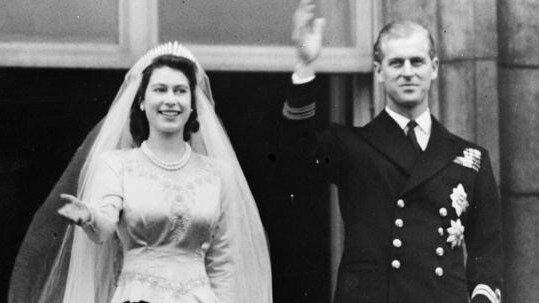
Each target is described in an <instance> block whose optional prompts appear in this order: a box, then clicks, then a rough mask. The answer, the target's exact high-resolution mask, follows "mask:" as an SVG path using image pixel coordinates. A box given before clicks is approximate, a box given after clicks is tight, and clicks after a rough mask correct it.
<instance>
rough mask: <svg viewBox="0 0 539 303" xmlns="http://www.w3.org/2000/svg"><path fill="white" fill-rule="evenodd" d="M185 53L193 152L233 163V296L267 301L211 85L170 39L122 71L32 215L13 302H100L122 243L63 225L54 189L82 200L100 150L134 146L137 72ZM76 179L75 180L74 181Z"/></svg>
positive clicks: (258, 246)
mask: <svg viewBox="0 0 539 303" xmlns="http://www.w3.org/2000/svg"><path fill="white" fill-rule="evenodd" d="M165 54H171V55H176V56H180V57H184V58H187V59H189V60H191V61H193V62H195V63H196V65H197V67H198V74H197V81H198V85H197V87H196V92H195V93H196V99H197V105H196V106H197V111H198V120H199V123H200V130H199V131H198V132H196V133H193V134H192V136H191V141H190V143H191V146H192V148H193V150H194V151H195V152H198V153H201V154H204V155H208V156H210V157H214V158H216V159H218V160H221V161H224V162H227V163H229V164H230V165H232V167H233V169H234V178H233V179H234V180H232V182H233V183H234V186H233V187H234V190H233V195H234V198H233V199H231V200H232V201H234V205H233V208H234V211H233V212H229V213H228V214H225V215H226V216H229V217H230V218H231V220H229V222H232V223H233V224H234V226H232V231H233V237H232V239H231V240H232V242H231V246H232V248H233V255H234V274H233V276H234V279H235V283H234V294H235V300H234V302H240V303H251V302H257V303H270V302H271V301H272V294H271V269H270V262H269V253H268V245H267V242H266V238H265V234H264V230H263V227H262V224H261V221H260V216H259V214H258V210H257V207H256V204H255V201H254V198H253V196H252V194H251V191H250V189H249V186H248V184H247V182H246V180H245V177H244V175H243V172H242V170H241V167H240V165H239V162H238V160H237V158H236V155H235V153H234V150H233V148H232V146H231V144H230V141H229V139H228V136H227V135H226V132H225V130H224V128H223V127H222V125H221V123H220V121H219V119H218V117H217V116H216V114H215V111H214V108H213V104H214V102H213V98H212V94H211V88H210V83H209V79H208V77H207V75H206V74H205V72H204V70H203V69H202V67H201V66H200V64H198V62H197V60H196V59H195V57H194V56H193V54H191V52H189V51H188V50H187V49H186V48H184V47H183V46H182V45H180V44H178V43H177V42H174V43H172V42H169V43H166V44H163V45H160V46H157V47H156V48H154V49H152V50H150V51H149V52H148V53H146V54H145V55H144V56H143V57H141V58H140V59H139V60H138V61H137V62H136V63H135V65H134V66H133V67H132V68H131V69H130V70H129V71H128V73H127V74H126V76H125V79H124V82H123V84H122V86H121V87H120V90H119V91H118V94H117V95H116V98H115V100H114V102H113V103H112V105H111V107H110V109H109V112H108V113H107V115H106V117H105V118H104V119H103V120H102V121H101V123H100V124H99V125H98V126H96V127H95V129H94V130H93V131H92V132H91V133H90V134H89V135H88V137H87V138H86V140H85V142H84V143H83V144H82V145H81V147H79V149H78V150H77V153H76V154H75V156H74V158H73V160H72V161H71V163H70V165H69V166H68V168H67V169H66V171H65V172H64V174H63V175H62V177H61V179H60V180H59V182H58V183H57V184H56V186H55V188H54V189H53V191H52V192H51V194H50V195H49V197H48V198H47V200H46V201H45V203H44V204H43V205H42V206H41V208H40V209H39V210H38V212H37V213H36V214H35V215H34V219H33V221H32V224H31V226H30V229H29V230H28V232H27V234H26V237H25V239H24V241H23V244H22V246H21V248H20V250H19V254H18V256H17V260H16V262H15V266H14V270H13V274H12V276H11V283H10V290H9V302H11V303H23V302H24V303H34V302H36V303H49V302H51V303H52V302H64V303H102V302H108V301H109V300H110V298H111V296H112V294H113V292H114V285H115V279H116V278H117V272H118V269H119V267H120V266H121V253H120V252H121V249H120V246H119V240H118V239H117V238H116V237H115V238H113V239H111V240H109V241H107V242H105V243H103V244H100V245H97V244H95V243H93V242H92V241H90V240H89V239H88V237H87V236H86V234H85V233H84V231H83V230H82V229H81V228H80V227H77V226H73V225H68V224H67V223H65V221H63V220H62V219H60V218H59V216H58V215H57V214H56V210H57V209H58V207H59V206H60V205H61V204H62V202H61V201H60V199H59V198H58V195H59V194H60V193H62V192H66V193H75V192H76V194H77V196H78V197H79V198H81V199H82V200H83V201H86V199H85V197H87V196H88V195H89V193H91V192H92V186H93V184H92V183H93V182H92V179H93V178H92V177H93V176H94V174H95V165H96V162H97V161H96V160H97V157H98V156H99V154H101V153H102V152H104V151H107V150H112V149H120V148H131V147H134V143H133V139H132V137H131V134H130V132H129V113H130V108H131V105H132V102H133V101H134V99H135V94H136V92H137V89H138V87H139V84H140V82H141V78H142V76H141V73H142V71H143V70H144V69H145V68H146V67H147V66H148V65H149V64H150V63H151V62H152V61H153V60H154V59H155V58H156V57H158V56H160V55H165ZM77 181H78V182H77Z"/></svg>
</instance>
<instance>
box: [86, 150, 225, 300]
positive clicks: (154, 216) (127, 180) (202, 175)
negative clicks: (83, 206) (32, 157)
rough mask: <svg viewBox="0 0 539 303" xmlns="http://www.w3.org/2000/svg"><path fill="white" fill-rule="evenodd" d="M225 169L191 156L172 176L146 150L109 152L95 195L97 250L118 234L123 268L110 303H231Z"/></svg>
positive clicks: (90, 229) (92, 233) (92, 232)
mask: <svg viewBox="0 0 539 303" xmlns="http://www.w3.org/2000/svg"><path fill="white" fill-rule="evenodd" d="M229 173H230V174H231V173H232V172H231V168H229V167H227V166H226V165H224V164H223V163H220V162H217V161H216V160H214V159H212V158H209V157H207V156H203V155H200V154H196V153H193V154H192V156H191V158H190V159H189V161H188V163H187V165H186V166H184V167H182V168H181V169H179V170H176V171H169V170H165V169H162V168H160V167H158V166H157V165H155V164H153V163H152V162H151V161H150V160H149V159H148V158H147V157H146V155H145V154H144V153H143V152H142V151H141V149H140V148H136V149H129V150H116V151H109V152H105V153H103V154H102V155H101V156H100V159H99V160H98V164H97V167H96V174H95V178H96V180H95V183H94V184H95V187H93V189H92V190H91V191H90V192H89V194H90V197H91V199H90V201H88V202H89V203H88V205H89V206H90V208H91V212H92V216H93V219H92V222H91V224H89V225H86V226H85V227H84V230H85V232H86V233H87V234H88V236H89V237H90V238H91V239H92V240H94V241H95V242H98V243H99V242H102V241H104V240H106V239H109V238H110V237H111V236H113V235H114V233H117V235H118V237H119V239H120V241H121V244H122V250H123V264H122V266H121V273H120V275H119V277H118V280H117V287H116V290H115V291H114V295H113V298H112V303H123V302H125V301H131V302H139V301H141V300H143V301H146V302H150V303H173V302H174V303H180V302H185V303H192V302H193V303H194V302H200V303H217V302H220V303H225V302H232V300H233V294H232V289H233V285H232V283H233V277H232V275H233V273H232V272H231V268H232V266H231V264H232V262H233V259H232V255H231V252H230V247H229V245H228V243H227V222H226V220H224V218H225V217H226V216H223V215H222V214H223V212H226V211H227V205H228V204H227V190H228V189H229V188H228V187H227V185H226V184H227V179H230V178H229V177H228V176H227V174H229Z"/></svg>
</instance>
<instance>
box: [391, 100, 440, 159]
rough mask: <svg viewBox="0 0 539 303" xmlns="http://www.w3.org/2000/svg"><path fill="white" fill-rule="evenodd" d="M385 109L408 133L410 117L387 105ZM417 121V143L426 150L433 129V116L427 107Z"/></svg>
mask: <svg viewBox="0 0 539 303" xmlns="http://www.w3.org/2000/svg"><path fill="white" fill-rule="evenodd" d="M385 111H386V112H387V114H388V115H389V116H390V117H391V118H392V119H393V120H395V122H397V124H398V125H399V126H400V128H401V129H402V131H403V132H404V134H405V135H406V133H407V131H408V130H407V129H406V128H407V125H408V122H410V119H408V118H406V117H405V116H403V115H401V114H398V113H396V112H394V111H392V110H391V109H389V107H387V106H386V108H385ZM415 122H417V126H416V127H415V128H414V132H415V137H416V138H417V143H418V144H419V147H421V150H423V151H424V150H425V149H426V148H427V144H428V143H429V138H430V131H431V129H432V118H431V117H430V110H429V109H428V108H427V110H426V111H424V112H423V113H422V114H421V115H419V117H417V119H415Z"/></svg>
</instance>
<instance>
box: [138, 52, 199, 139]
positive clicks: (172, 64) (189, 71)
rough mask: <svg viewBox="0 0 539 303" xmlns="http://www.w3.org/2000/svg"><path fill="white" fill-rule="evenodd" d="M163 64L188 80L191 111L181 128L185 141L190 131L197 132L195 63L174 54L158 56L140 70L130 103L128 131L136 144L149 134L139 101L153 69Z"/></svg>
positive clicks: (189, 136)
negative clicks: (137, 83) (135, 89)
mask: <svg viewBox="0 0 539 303" xmlns="http://www.w3.org/2000/svg"><path fill="white" fill-rule="evenodd" d="M164 66H166V67H169V68H171V69H174V70H177V71H179V72H182V73H183V74H184V75H185V77H186V78H187V80H188V81H189V88H190V89H191V108H192V109H193V111H192V112H191V114H190V115H189V118H188V119H187V122H186V123H185V127H184V129H183V139H184V140H185V141H189V140H190V139H191V133H195V132H197V131H198V129H199V128H200V124H199V122H198V120H197V117H198V114H197V108H196V93H195V88H196V86H197V77H196V74H197V67H196V64H195V63H194V62H193V61H191V60H189V59H186V58H183V57H178V56H174V55H163V56H159V57H157V58H155V59H154V60H153V62H152V63H151V64H150V65H148V67H146V68H145V69H144V70H143V71H142V79H141V81H140V86H139V87H138V90H137V94H136V95H135V102H133V105H131V113H130V116H129V118H130V121H129V131H130V132H131V136H133V140H134V141H135V144H136V145H137V146H140V144H141V143H142V142H143V141H144V140H146V139H148V136H149V135H150V127H149V125H148V119H147V118H146V114H145V113H144V112H143V111H141V110H140V103H141V102H142V101H143V100H144V94H145V92H146V88H147V87H148V83H149V82H150V77H151V76H152V73H153V71H154V70H156V69H158V68H161V67H164Z"/></svg>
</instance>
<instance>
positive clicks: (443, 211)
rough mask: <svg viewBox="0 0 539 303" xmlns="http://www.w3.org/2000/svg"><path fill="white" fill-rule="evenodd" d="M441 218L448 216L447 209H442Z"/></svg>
mask: <svg viewBox="0 0 539 303" xmlns="http://www.w3.org/2000/svg"><path fill="white" fill-rule="evenodd" d="M440 216H442V217H445V216H447V208H445V207H442V208H440Z"/></svg>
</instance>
